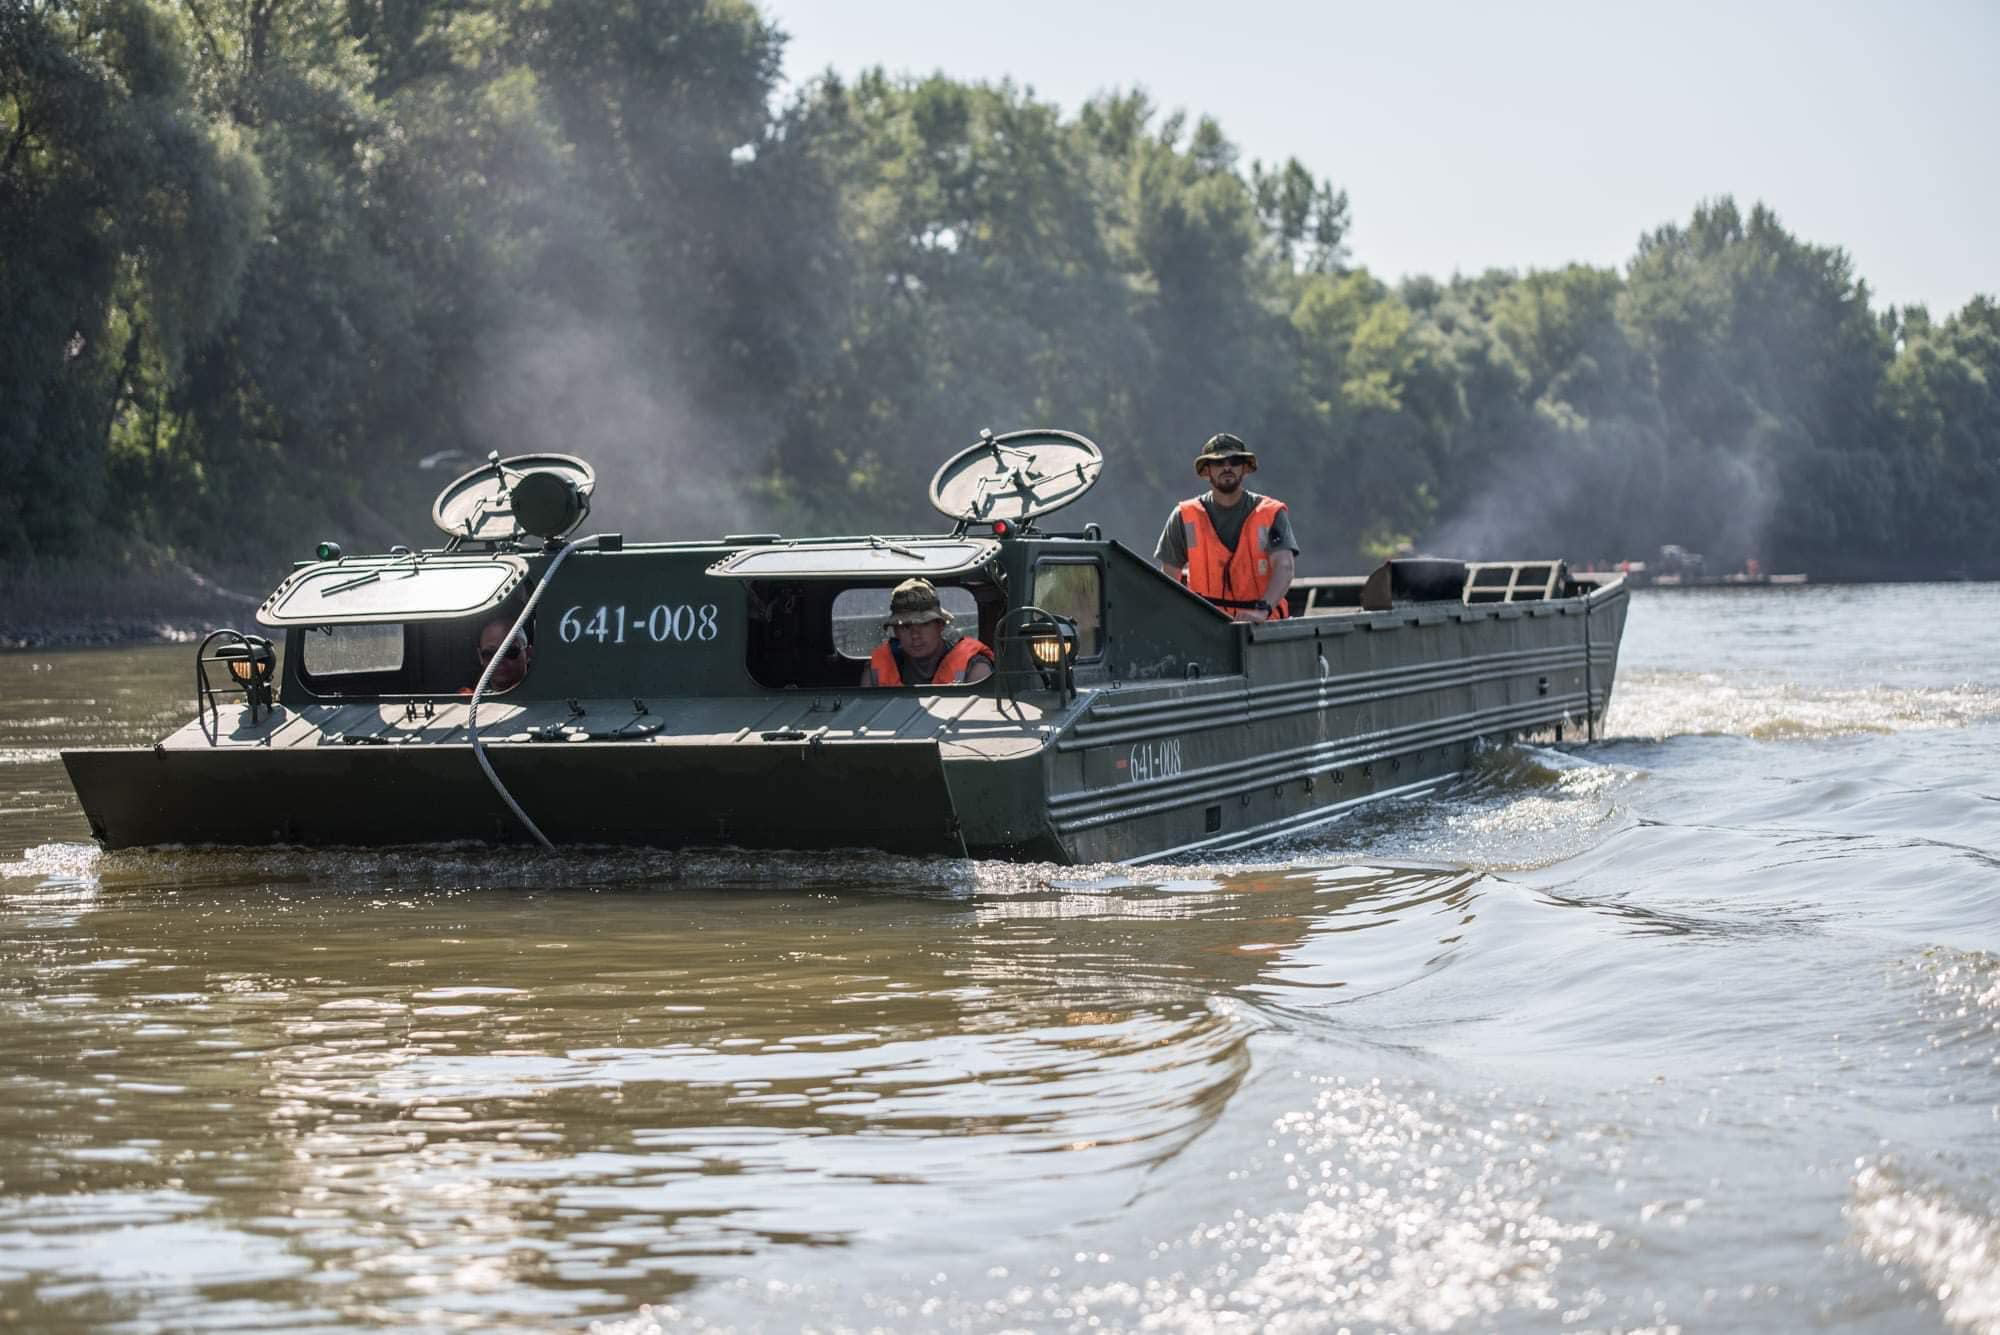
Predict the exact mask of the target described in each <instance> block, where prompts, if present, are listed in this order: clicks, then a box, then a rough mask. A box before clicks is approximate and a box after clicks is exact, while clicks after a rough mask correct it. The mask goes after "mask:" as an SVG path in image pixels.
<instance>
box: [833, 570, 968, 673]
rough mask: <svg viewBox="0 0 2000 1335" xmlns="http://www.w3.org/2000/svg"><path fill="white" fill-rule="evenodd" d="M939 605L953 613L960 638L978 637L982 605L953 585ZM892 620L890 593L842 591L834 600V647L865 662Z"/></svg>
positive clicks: (944, 589)
mask: <svg viewBox="0 0 2000 1335" xmlns="http://www.w3.org/2000/svg"><path fill="white" fill-rule="evenodd" d="M938 602H939V603H941V604H943V606H944V610H945V611H946V612H948V613H950V614H951V624H952V628H953V629H954V630H956V631H957V632H958V633H959V634H960V635H977V634H979V605H978V604H977V603H975V602H974V601H973V600H972V595H971V594H970V593H968V592H967V591H966V590H964V589H961V588H959V587H958V586H956V585H953V584H947V585H945V586H943V587H942V588H940V589H939V590H938ZM888 619H889V590H887V589H884V588H869V589H842V590H841V591H840V592H839V594H837V595H836V596H835V597H834V600H833V647H834V648H835V649H837V650H838V651H839V652H840V654H841V656H842V657H843V658H851V659H854V660H855V661H856V662H866V661H867V659H868V655H870V654H872V653H874V652H875V646H876V645H878V644H880V643H882V623H883V622H885V621H887V620H888Z"/></svg>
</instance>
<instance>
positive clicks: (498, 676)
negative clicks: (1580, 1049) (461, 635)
mask: <svg viewBox="0 0 2000 1335" xmlns="http://www.w3.org/2000/svg"><path fill="white" fill-rule="evenodd" d="M515 615H517V614H516V613H510V612H502V613H499V614H497V615H495V616H493V617H490V618H488V620H487V621H486V623H485V624H484V625H482V626H481V627H480V628H479V670H480V672H484V671H486V665H487V664H488V663H491V662H492V661H493V659H494V658H495V656H498V657H499V659H500V663H499V666H497V667H495V668H494V669H493V680H491V681H490V682H488V683H487V684H486V689H487V691H488V692H490V693H494V694H497V693H499V692H501V691H507V690H512V689H513V688H514V687H515V686H517V685H519V684H520V681H521V678H523V677H525V676H527V675H528V668H529V667H530V666H531V665H532V664H533V663H534V661H535V646H534V643H533V642H532V641H530V640H529V639H528V637H527V633H526V631H525V630H524V631H523V632H522V635H521V638H520V639H518V640H515V641H514V642H513V643H512V644H510V645H508V646H507V651H506V652H505V653H501V652H500V644H501V641H503V640H505V639H506V638H507V632H508V631H510V630H512V629H513V627H514V617H515ZM478 684H479V681H478V678H477V677H476V676H475V677H474V678H473V681H472V683H471V684H470V685H466V686H461V687H459V688H458V693H459V694H460V695H471V694H472V692H473V690H474V688H475V687H476V686H477V685H478Z"/></svg>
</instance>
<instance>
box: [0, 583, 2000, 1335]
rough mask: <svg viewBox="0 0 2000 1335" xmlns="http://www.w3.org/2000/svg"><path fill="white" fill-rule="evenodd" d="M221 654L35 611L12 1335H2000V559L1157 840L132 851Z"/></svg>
mask: <svg viewBox="0 0 2000 1335" xmlns="http://www.w3.org/2000/svg"><path fill="white" fill-rule="evenodd" d="M190 656H191V648H189V647H185V646H182V647H168V648H146V649H136V650H123V651H91V652H77V653H28V654H15V655H8V656H0V701H4V703H0V1327H7V1328H17V1329H47V1330H72V1329H105V1330H166V1329H171V1330H224V1329H227V1330H260V1329H265V1330H286V1331H297V1330H336V1329H337V1330H351V1329H356V1328H378V1327H389V1328H408V1329H422V1330H452V1329H468V1330H480V1331H512V1330H546V1329H564V1328H569V1329H575V1328H585V1327H591V1326H595V1327H597V1328H599V1329H602V1330H605V1331H611V1332H629V1333H632V1335H637V1333H639V1332H647V1331H652V1330H656V1329H667V1328H684V1329H706V1328H719V1329H739V1330H758V1329H767V1330H797V1329H804V1328H814V1329H822V1330H838V1329H849V1330H860V1329H888V1330H929V1329H964V1330H1027V1329H1033V1330H1085V1329H1106V1328H1109V1329H1141V1328H1144V1329H1155V1330H1167V1331H1195V1330H1225V1331H1239V1330H1240V1331H1251V1330H1264V1329H1272V1330H1280V1331H1287V1330H1336V1329H1340V1328H1348V1329H1352V1330H1355V1331H1365V1330H1396V1331H1421V1330H1521V1331H1546V1330H1558V1329H1569V1330H1594V1331H1609V1330H1624V1331H1637V1330H1656V1331H1666V1330H1676V1329H1678V1330H1687V1331H1739V1330H1740V1331H1777V1330H1786V1331H1792V1330H1837V1331H1897V1332H1902V1331H1925V1330H1941V1331H1986V1332H1991V1331H2000V955H1996V951H2000V777H1997V776H1996V773H1995V769H1996V757H2000V586H1991V585H1955V586H1919V585H1906V586H1876V587H1861V588H1805V589H1794V590H1768V591H1735V590H1730V591H1721V590H1718V591H1694V590H1690V591H1675V592H1668V591H1654V592H1641V593H1639V594H1638V595H1636V596H1635V597H1634V600H1633V606H1632V614H1631V621H1630V627H1629V631H1628V635H1627V639H1626V645H1625V652H1624V658H1623V663H1622V665H1621V669H1620V674H1619V679H1618V684H1617V694H1616V698H1615V702H1614V706H1613V712H1612V717H1611V719H1610V721H1609V725H1608V732H1609V734H1610V737H1609V740H1606V741H1602V742H1599V743H1596V744H1589V745H1577V746H1567V747H1562V748H1522V749H1510V750H1503V751H1499V752H1496V753H1494V754H1492V755H1491V756H1489V757H1487V759H1486V763H1485V764H1484V765H1483V766H1482V767H1481V769H1480V770H1479V771H1478V772H1477V773H1476V774H1474V775H1473V776H1471V777H1470V778H1468V779H1467V780H1465V781H1464V782H1462V783H1461V784H1459V785H1458V786H1457V787H1455V788H1454V789H1453V790H1451V791H1450V792H1448V793H1447V794H1445V795H1443V796H1440V797H1435V798H1429V799H1424V800H1421V801H1415V802H1408V803H1402V804H1398V805H1396V806H1394V807H1391V808H1388V809H1383V810H1377V811H1374V812H1370V813H1366V814H1365V815H1363V816H1361V817H1357V818H1355V819H1353V820H1350V821H1348V822H1346V823H1344V824H1341V825H1338V826H1335V827H1333V828H1332V829H1331V830H1328V831H1322V832H1320V833H1318V834H1317V835H1316V836H1315V837H1314V839H1313V841H1312V842H1311V843H1306V844H1298V845H1293V846H1291V847H1287V848H1283V849H1278V850H1273V851H1270V852H1266V853H1264V854H1261V855H1258V856H1255V857H1250V858H1246V859H1244V860H1242V861H1238V862H1233V863H1231V864H1229V865H1227V866H1211V865H1179V866H1168V867H1154V868H1142V869H1138V870H1127V871H1118V870H1114V869H1107V868H1082V869H1077V868H1053V867H1033V866H1030V867H1017V866H1008V865H999V864H967V863H951V862H943V863H940V862H900V861H896V862H886V863H884V862H879V861H876V860H871V859H865V858H856V857H824V856H820V857H804V856H802V857H797V858H769V857H736V856H730V855H727V854H720V853H718V854H703V855H684V856H674V855H670V854H651V853H611V852H607V853H573V854H567V855H563V856H540V855H527V854H521V853H497V852H487V851H479V850H467V849H431V850H387V851H371V852H352V853H331V854H329V853H308V852H301V851H285V850H280V851H272V852H259V853H249V854H245V853H222V852H205V851H163V852H151V853H143V854H115V855H113V854H101V853H99V852H97V851H96V850H95V849H94V848H93V847H91V846H90V844H89V842H88V836H87V832H86V830H85V826H84V823H83V820H82V817H81V815H80V813H79V812H78V811H77V809H76V807H75V805H74V802H73V801H72V799H71V798H70V796H69V794H68V787H67V784H66V782H65V780H64V778H63V775H62V771H61V766H60V763H59V762H58V761H57V759H56V756H55V752H56V750H57V748H59V747H61V746H64V745H67V744H72V743H78V742H121V743H122V742H135V741H142V740H150V739H151V738H153V737H154V736H156V735H158V734H161V733H163V732H165V731H167V730H168V729H169V728H170V727H172V726H173V725H175V724H177V723H178V722H180V721H181V720H182V719H183V718H184V717H185V716H186V715H187V714H188V712H189V701H188V684H189V678H190V676H191V671H190V666H189V663H188V659H189V657H190ZM214 800H215V801H217V802H227V801H228V800H229V795H228V793H227V792H217V793H216V794H214ZM329 800H337V798H332V797H330V798H329Z"/></svg>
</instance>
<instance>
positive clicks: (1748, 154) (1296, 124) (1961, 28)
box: [762, 0, 2000, 316]
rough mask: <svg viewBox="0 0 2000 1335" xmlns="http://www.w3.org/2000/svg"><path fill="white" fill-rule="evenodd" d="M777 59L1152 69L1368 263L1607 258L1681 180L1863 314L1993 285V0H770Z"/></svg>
mask: <svg viewBox="0 0 2000 1335" xmlns="http://www.w3.org/2000/svg"><path fill="white" fill-rule="evenodd" d="M762 4H763V7H764V9H765V11H766V12H767V13H769V14H771V15H772V16H773V17H774V18H775V19H776V20H777V22H778V24H779V26H780V27H782V28H783V29H784V30H785V31H786V32H788V33H790V34H791V41H790V44H789V46H788V47H787V53H786V60H785V69H786V73H787V75H788V76H789V77H790V78H792V79H794V80H799V79H803V78H807V77H810V76H811V75H813V74H816V73H818V72H819V71H822V70H824V69H826V68H828V67H829V66H830V67H832V68H834V69H836V70H838V71H840V72H842V73H843V74H851V73H853V72H855V71H857V70H860V69H863V68H866V67H867V66H870V65H883V66H886V67H888V68H889V69H890V70H891V71H896V72H911V73H930V72H933V71H937V70H942V71H943V72H944V73H946V74H948V75H951V76H952V77H954V78H959V79H968V80H970V79H984V80H998V79H1000V78H1003V77H1010V76H1011V77H1012V78H1013V79H1014V80H1015V81H1016V82H1017V83H1021V84H1026V85H1028V86H1030V87H1032V88H1033V89H1034V90H1035V92H1036V93H1037V94H1038V95H1039V96H1041V97H1043V98H1045V99H1049V100H1053V101H1055V102H1057V103H1060V104H1061V105H1062V107H1063V108H1064V109H1065V110H1066V111H1074V110H1075V108H1076V107H1077V105H1078V104H1079V103H1081V102H1082V101H1083V100H1084V99H1086V98H1088V97H1090V96H1091V95H1093V94H1095V93H1098V92H1102V91H1106V90H1109V89H1114V88H1130V87H1133V86H1135V85H1136V86H1141V87H1144V88H1145V89H1146V90H1147V91H1148V92H1149V93H1150V94H1151V95H1152V97H1153V99H1154V101H1155V102H1156V103H1158V104H1160V105H1161V106H1162V107H1165V108H1170V109H1171V108H1176V107H1181V108H1186V109H1187V110H1188V111H1189V112H1190V113H1191V114H1201V113H1208V114H1211V115H1213V116H1215V117H1216V118H1217V119H1218V120H1219V121H1220V122H1221V124H1222V127H1223V129H1224V131H1225V132H1227V134H1228V135H1229V137H1230V138H1231V139H1233V140H1234V141H1235V142H1236V143H1237V145H1238V146H1239V147H1240V148H1241V149H1242V151H1243V155H1244V158H1245V160H1246V161H1247V160H1248V159H1250V158H1263V159H1265V160H1266V161H1272V160H1282V159H1284V158H1285V157H1287V156H1296V157H1297V158H1299V159H1300V160H1301V161H1302V162H1304V163H1305V165H1306V166H1307V167H1308V168H1309V169H1310V170H1311V171H1312V172H1313V173H1314V174H1315V175H1317V176H1321V177H1330V178H1332V180H1333V182H1334V184H1335V185H1337V186H1340V187H1343V188H1345V189H1346V190H1347V191H1348V194H1349V198H1350V202H1351V206H1352V211H1353V218H1354V226H1353V230H1352V232H1351V233H1350V235H1349V244H1350V246H1351V249H1352V252H1353V260H1354V262H1356V263H1359V264H1363V265H1366V266H1367V267H1368V268H1369V269H1371V270H1373V271H1374V272H1375V273H1377V274H1378V275H1380V276H1382V277H1386V278H1392V279H1393V278H1396V277H1400V276H1402V275H1404V274H1409V273H1426V274H1432V275H1436V276H1438V277H1445V276H1448V275H1449V274H1450V273H1451V272H1452V271H1453V270H1462V271H1466V272H1476V271H1478V270H1481V269H1485V268H1487V267H1489V266H1501V267H1506V268H1530V267H1547V266H1552V265H1559V264H1564V263H1567V262H1569V261H1572V260H1581V261H1586V262H1589V263H1593V264H1600V265H1615V266H1621V267H1622V266H1623V265H1624V263H1625V262H1626V261H1627V260H1629V259H1630V258H1631V256H1632V251H1633V248H1634V244H1635V242H1636V241H1637V239H1638V237H1639V235H1640V234H1641V233H1642V232H1645V231H1648V230H1650V229H1652V228H1653V227H1655V226H1657V225H1658V224H1660V223H1662V222H1668V221H1673V220H1677V219H1681V220H1684V219H1685V218H1686V217H1687V216H1688V214H1689V212H1690V211H1691V210H1692V209H1693V207H1694V205H1695V203H1696V202H1697V201H1698V200H1701V199H1703V198H1707V197H1710V196H1714V195H1722V194H1731V195H1734V196H1735V197H1736V199H1737V202H1738V203H1739V204H1742V205H1744V206H1745V207H1746V208H1747V207H1748V205H1749V204H1750V203H1751V202H1752V201H1754V200H1759V199H1761V200H1763V201H1764V202H1766V203H1768V204H1769V205H1771V207H1772V208H1774V209H1776V210H1777V212H1778V215H1779V217H1780V218H1781V219H1782V220H1783V221H1784V223H1785V225H1786V226H1787V227H1788V228H1790V229H1791V230H1792V231H1793V232H1794V233H1795V234H1797V235H1799V236H1802V237H1804V238H1805V239H1807V240H1809V241H1813V242H1817V243H1820V244H1825V245H1838V246H1842V247H1845V248H1846V250H1847V252H1848V254H1849V255H1850V256H1852V257H1853V260H1854V264H1855V268H1856V271H1857V272H1858V273H1859V274H1860V276H1861V277H1863V278H1865V279H1866V280H1867V281H1868V285H1869V287H1870V289H1871V291H1872V292H1873V293H1874V299H1875V304H1876V306H1877V307H1878V308H1879V307H1881V306H1883V305H1885V304H1887V303H1890V302H1894V303H1897V304H1902V303H1907V302H1923V303H1926V304H1928V305H1929V306H1930V307H1931V310H1932V313H1933V314H1935V315H1939V316H1942V315H1944V314H1946V313H1948V312H1949V311H1952V310H1955V309H1957V308H1958V307H1959V306H1961V305H1963V304H1964V303H1965V301H1966V300H1967V299H1968V298H1970V297H1971V296H1973V295H1974V294H1975V293H1980V292H1983V293H1986V294H1989V295H1993V296H2000V146H1996V143H1997V142H2000V0H1905V3H1903V4H1899V5H1892V4H1889V3H1886V0H1876V2H1873V3H1855V2H1854V0H1818V2H1817V3H1801V2H1799V0H1782V2H1774V0H1741V2H1740V3H1736V4H1710V3H1696V2H1690V0H1672V2H1671V3H1654V4H1649V5H1634V4H1625V5H1620V4H1613V3H1608V2H1602V0H1600V2H1599V3H1526V2H1525V0H1518V2H1515V3H1505V2H1496V3H1486V4H1475V3H1464V4H1422V3H1388V2H1386V0H1383V2H1379V3H1376V4H1371V5H1350V4H1335V3H1317V4H1316V3H1308V2H1307V0H1294V2H1293V3H1283V2H1281V0H1203V2H1202V3H1195V0H1145V3H1136V2H1132V0H1065V2H1060V3H1059V2H1058V0H985V2H984V3H968V2H967V0H762Z"/></svg>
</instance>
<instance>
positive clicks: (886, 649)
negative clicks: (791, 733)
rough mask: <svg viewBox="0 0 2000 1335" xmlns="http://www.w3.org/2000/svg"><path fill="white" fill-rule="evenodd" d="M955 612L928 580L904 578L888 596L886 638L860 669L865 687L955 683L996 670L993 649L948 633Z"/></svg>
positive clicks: (952, 684)
mask: <svg viewBox="0 0 2000 1335" xmlns="http://www.w3.org/2000/svg"><path fill="white" fill-rule="evenodd" d="M950 626H951V616H950V614H949V613H947V612H946V611H945V610H944V605H943V604H942V603H940V602H939V601H938V592H937V589H936V588H935V587H933V586H932V584H931V582H930V581H929V580H927V579H906V580H904V581H903V582H902V583H901V584H898V585H897V586H896V588H895V590H894V592H892V593H891V594H890V595H889V619H888V620H887V621H884V622H883V623H882V632H883V634H884V635H885V636H887V637H888V638H887V639H885V640H884V641H883V642H882V643H881V644H879V645H877V646H876V647H875V652H874V653H873V654H871V655H870V656H869V658H868V666H867V667H866V668H865V669H863V671H862V673H861V684H862V685H863V686H931V685H936V686H955V685H960V684H968V683H971V682H975V681H985V680H986V679H987V678H988V677H990V676H992V675H993V651H992V650H991V649H988V648H987V647H986V646H985V645H983V644H981V643H980V642H979V641H978V640H976V639H974V638H972V636H970V635H963V636H954V635H952V634H950Z"/></svg>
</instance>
